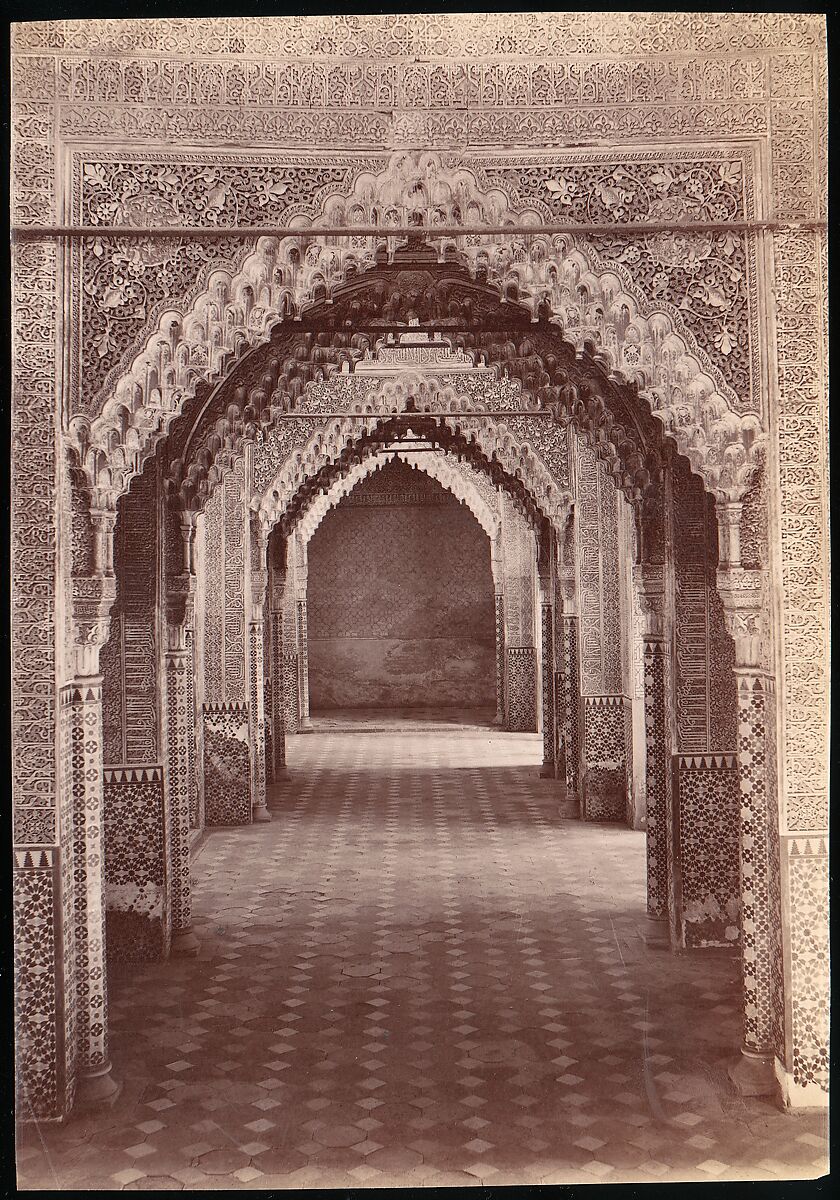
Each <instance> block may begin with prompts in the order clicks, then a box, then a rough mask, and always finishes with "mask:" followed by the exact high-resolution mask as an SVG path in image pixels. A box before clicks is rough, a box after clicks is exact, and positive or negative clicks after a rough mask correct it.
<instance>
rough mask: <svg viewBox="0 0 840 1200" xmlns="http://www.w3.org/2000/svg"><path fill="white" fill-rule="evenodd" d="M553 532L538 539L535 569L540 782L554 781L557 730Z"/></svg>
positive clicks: (550, 531) (543, 532)
mask: <svg viewBox="0 0 840 1200" xmlns="http://www.w3.org/2000/svg"><path fill="white" fill-rule="evenodd" d="M554 545H555V543H554V532H553V530H552V529H551V528H550V527H549V528H547V529H545V530H543V531H542V533H541V534H540V537H539V539H538V547H537V569H538V577H539V593H540V634H541V637H542V739H543V765H542V771H541V775H542V776H543V778H544V779H553V778H554V769H555V768H554V764H555V749H556V744H557V730H556V726H555V718H556V707H555V701H554V572H553V569H552V568H553V559H554Z"/></svg>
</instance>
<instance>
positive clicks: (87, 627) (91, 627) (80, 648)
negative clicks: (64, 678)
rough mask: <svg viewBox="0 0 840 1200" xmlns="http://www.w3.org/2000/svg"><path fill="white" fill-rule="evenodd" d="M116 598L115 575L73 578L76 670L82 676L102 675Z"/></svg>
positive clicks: (74, 658) (74, 662) (74, 657)
mask: <svg viewBox="0 0 840 1200" xmlns="http://www.w3.org/2000/svg"><path fill="white" fill-rule="evenodd" d="M116 598H117V580H116V577H115V576H114V575H105V574H95V575H74V576H73V579H72V613H73V671H74V674H75V675H76V676H78V677H82V678H88V677H91V676H95V675H98V674H99V652H100V650H101V649H102V647H103V646H104V645H105V643H106V642H107V640H108V634H109V633H110V630H111V609H112V608H113V606H114V601H115V600H116Z"/></svg>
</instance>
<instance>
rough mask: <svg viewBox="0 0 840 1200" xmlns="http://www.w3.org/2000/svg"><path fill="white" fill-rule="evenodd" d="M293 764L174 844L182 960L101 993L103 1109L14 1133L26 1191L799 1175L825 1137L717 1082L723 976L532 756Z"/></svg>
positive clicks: (387, 746)
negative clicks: (187, 897) (676, 951)
mask: <svg viewBox="0 0 840 1200" xmlns="http://www.w3.org/2000/svg"><path fill="white" fill-rule="evenodd" d="M288 759H289V767H290V772H291V782H290V783H288V784H286V785H284V786H283V787H279V788H275V789H274V791H273V794H272V795H271V797H270V804H271V805H272V808H273V814H272V822H271V823H270V824H268V825H251V826H244V827H241V828H231V829H218V830H213V831H211V832H209V833H208V834H207V835H206V836H205V839H204V841H203V842H202V843H201V844H200V846H199V848H198V852H197V854H196V857H195V860H194V865H193V871H194V876H195V890H194V902H193V903H194V925H195V930H196V933H197V934H198V936H199V939H200V941H201V950H200V953H199V956H198V957H197V958H195V959H179V960H175V959H173V960H171V961H169V962H160V963H154V964H149V965H146V966H144V967H142V968H134V969H131V970H130V971H129V970H126V969H123V970H122V971H121V972H120V973H119V974H115V975H114V976H113V977H112V978H111V981H110V1003H111V1013H112V1031H113V1032H112V1058H113V1061H114V1072H115V1074H116V1075H118V1077H119V1078H120V1079H121V1080H122V1083H123V1090H122V1094H121V1095H120V1097H119V1099H118V1100H117V1103H116V1105H115V1106H114V1108H113V1109H111V1110H110V1111H108V1112H106V1113H105V1114H104V1115H103V1114H97V1115H96V1116H95V1117H90V1116H85V1115H83V1114H74V1116H73V1117H72V1119H71V1120H70V1122H69V1123H68V1124H67V1126H66V1127H59V1126H51V1125H44V1124H42V1125H40V1126H37V1127H36V1126H29V1127H25V1128H24V1129H23V1130H22V1133H21V1140H20V1142H19V1146H18V1161H19V1171H20V1185H21V1187H22V1188H23V1189H26V1190H31V1189H61V1190H64V1189H70V1188H80V1189H93V1190H101V1189H109V1190H110V1189H118V1188H120V1187H122V1188H124V1189H126V1190H147V1189H155V1190H157V1189H163V1188H168V1189H179V1188H184V1189H185V1190H193V1189H195V1190H206V1189H216V1188H219V1189H225V1190H228V1189H240V1188H242V1189H254V1190H265V1189H274V1188H284V1189H299V1188H317V1187H341V1188H353V1187H376V1186H384V1185H403V1186H407V1185H414V1184H417V1185H421V1186H435V1185H438V1186H440V1185H459V1186H463V1185H476V1184H479V1183H486V1184H496V1185H503V1184H515V1183H553V1184H559V1183H574V1182H589V1183H596V1182H601V1183H603V1182H619V1181H628V1182H629V1181H645V1180H647V1181H677V1180H717V1179H723V1180H731V1179H743V1178H752V1179H769V1178H783V1179H784V1178H793V1177H802V1176H811V1175H814V1174H818V1173H819V1172H820V1170H821V1169H823V1163H824V1155H825V1138H824V1121H825V1117H824V1114H819V1115H818V1114H804V1115H797V1116H791V1115H786V1114H784V1113H782V1112H780V1111H779V1110H778V1109H777V1108H776V1107H775V1106H774V1105H773V1104H771V1103H770V1102H768V1101H766V1100H755V1099H753V1100H744V1099H741V1098H738V1097H736V1096H735V1095H734V1094H733V1092H732V1091H731V1088H730V1087H729V1085H728V1083H727V1081H726V1077H725V1073H724V1067H725V1063H726V1060H727V1058H728V1057H729V1056H731V1054H732V1053H733V1052H734V1051H735V1049H736V1048H737V1045H738V1041H739V1031H740V1021H739V1004H740V996H739V983H738V980H739V965H738V960H737V959H736V958H735V957H733V956H731V955H729V954H727V953H725V952H707V953H705V954H703V953H698V954H695V955H692V956H677V955H673V954H671V953H670V951H669V950H668V949H666V948H665V947H664V946H662V945H660V944H656V942H655V940H654V939H653V938H652V937H651V926H650V923H649V922H648V921H647V920H646V917H645V910H644V894H645V890H644V878H645V874H644V872H645V861H644V853H645V842H644V835H643V834H642V833H639V832H634V831H632V830H630V829H627V828H624V827H619V826H617V825H595V824H584V823H581V822H576V821H568V820H563V819H560V818H559V817H558V816H557V815H556V810H557V789H556V784H554V783H550V782H549V781H546V780H542V779H540V777H539V764H540V762H541V740H540V738H539V737H536V736H533V735H527V734H526V735H520V734H510V733H500V732H498V731H496V730H494V729H492V728H489V727H482V726H481V725H479V724H477V723H476V724H470V723H469V722H462V723H460V724H457V723H454V722H453V723H452V724H450V725H448V726H447V725H445V724H442V723H441V722H434V723H430V724H429V725H428V726H426V727H424V724H423V722H422V721H420V720H413V721H412V722H411V723H410V725H409V726H408V727H406V728H403V729H394V728H389V727H388V726H387V724H382V723H377V722H376V721H372V722H370V723H368V724H367V725H366V724H365V723H364V722H359V721H355V722H342V720H340V719H338V718H334V719H333V720H332V721H331V722H329V723H327V724H326V725H322V726H318V725H316V728H315V731H314V732H311V733H308V734H305V735H301V736H298V737H294V738H291V739H289V753H288ZM646 939H649V940H646ZM704 1013H705V1014H706V1015H707V1016H708V1020H704V1019H703V1015H704Z"/></svg>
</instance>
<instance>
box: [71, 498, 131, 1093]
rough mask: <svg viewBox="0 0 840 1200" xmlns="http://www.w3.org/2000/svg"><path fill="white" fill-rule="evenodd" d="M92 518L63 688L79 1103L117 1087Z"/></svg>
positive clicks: (101, 589) (108, 546)
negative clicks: (69, 678)
mask: <svg viewBox="0 0 840 1200" xmlns="http://www.w3.org/2000/svg"><path fill="white" fill-rule="evenodd" d="M92 515H93V521H94V528H95V530H96V541H95V559H96V564H95V565H96V571H97V573H96V574H95V575H93V576H86V577H75V578H74V579H73V637H74V645H73V651H74V678H73V682H72V683H71V684H69V685H68V687H66V688H65V689H63V693H62V704H63V707H65V708H66V709H67V710H68V712H67V718H66V719H68V721H69V726H70V776H71V787H72V796H73V805H72V809H73V858H74V864H75V866H74V876H75V885H76V886H75V894H74V898H73V917H74V932H75V942H76V981H77V982H76V1008H77V1017H76V1037H77V1043H78V1050H79V1058H78V1064H79V1084H78V1090H77V1094H76V1099H77V1104H79V1105H80V1106H82V1107H84V1106H85V1105H88V1104H94V1103H112V1102H113V1101H114V1100H115V1099H116V1096H117V1094H118V1092H119V1085H118V1084H117V1082H116V1080H115V1079H114V1078H113V1076H112V1075H111V1062H110V1059H109V1056H108V988H107V977H106V958H105V878H104V876H105V861H104V819H105V814H104V778H103V754H102V750H103V730H102V676H101V675H100V674H99V652H100V650H101V649H102V647H103V646H104V645H105V642H106V641H107V640H108V631H109V626H110V619H109V613H110V610H111V608H112V606H113V603H114V600H115V599H116V580H115V578H114V575H113V532H114V523H115V520H116V517H115V514H113V513H110V512H108V513H96V514H92Z"/></svg>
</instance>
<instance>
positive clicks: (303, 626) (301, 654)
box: [297, 595, 311, 729]
mask: <svg viewBox="0 0 840 1200" xmlns="http://www.w3.org/2000/svg"><path fill="white" fill-rule="evenodd" d="M297 641H298V704H299V706H300V728H301V729H306V728H308V727H309V725H310V724H311V721H310V719H309V628H308V624H307V617H306V596H305V595H304V596H302V597H301V596H300V595H298V600H297Z"/></svg>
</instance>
